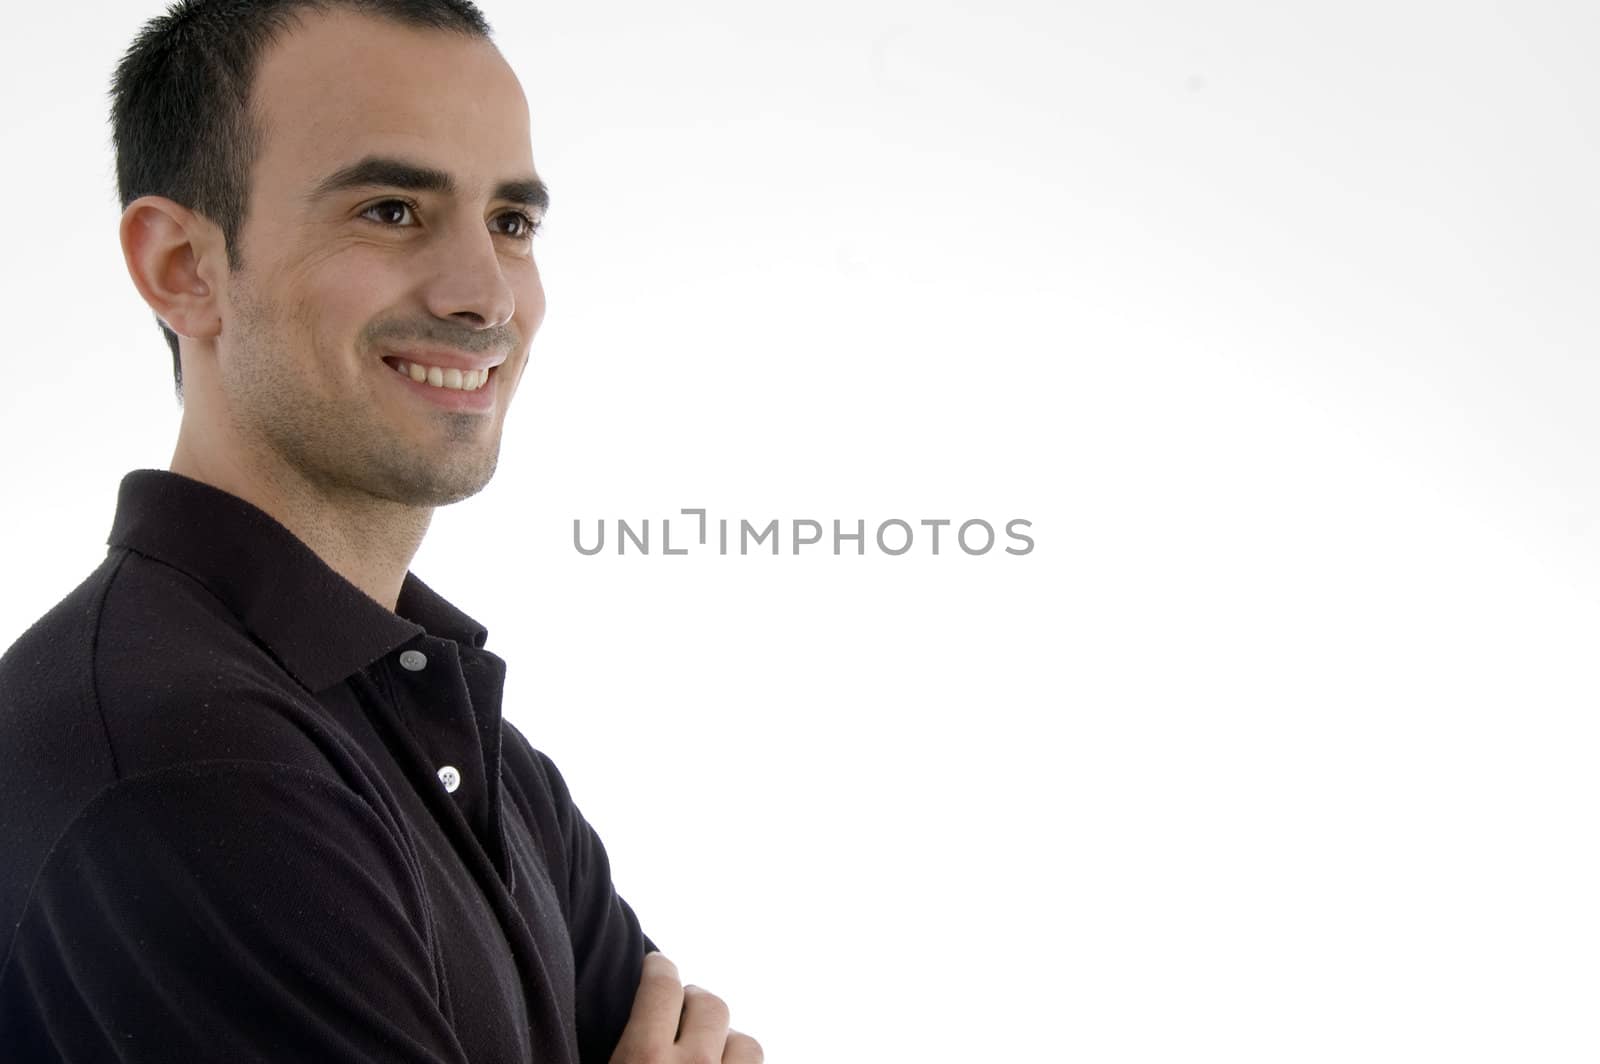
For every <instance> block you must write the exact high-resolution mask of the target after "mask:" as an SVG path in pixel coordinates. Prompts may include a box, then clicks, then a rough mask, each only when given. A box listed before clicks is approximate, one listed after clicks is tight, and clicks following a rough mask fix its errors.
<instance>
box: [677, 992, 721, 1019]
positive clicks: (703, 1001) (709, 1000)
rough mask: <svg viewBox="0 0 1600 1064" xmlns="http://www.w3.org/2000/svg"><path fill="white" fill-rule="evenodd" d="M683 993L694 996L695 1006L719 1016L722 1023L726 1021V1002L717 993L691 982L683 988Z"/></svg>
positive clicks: (686, 995)
mask: <svg viewBox="0 0 1600 1064" xmlns="http://www.w3.org/2000/svg"><path fill="white" fill-rule="evenodd" d="M683 993H684V996H685V997H692V998H694V1002H695V1007H696V1008H698V1009H702V1010H704V1011H706V1012H709V1013H711V1014H712V1015H713V1016H719V1017H721V1018H722V1021H723V1022H724V1023H726V1022H727V1019H728V1003H727V1002H726V1001H723V1000H722V999H721V998H719V997H718V996H717V995H715V994H713V993H712V992H711V991H709V990H707V989H706V988H705V987H703V986H695V985H693V984H692V983H691V984H690V985H689V986H686V987H684V988H683Z"/></svg>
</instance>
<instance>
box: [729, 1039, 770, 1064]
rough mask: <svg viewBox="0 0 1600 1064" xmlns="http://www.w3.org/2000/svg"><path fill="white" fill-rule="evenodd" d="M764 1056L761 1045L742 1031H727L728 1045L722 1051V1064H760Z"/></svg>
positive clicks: (764, 1058)
mask: <svg viewBox="0 0 1600 1064" xmlns="http://www.w3.org/2000/svg"><path fill="white" fill-rule="evenodd" d="M766 1059H767V1058H766V1054H764V1053H763V1052H762V1051H761V1043H760V1042H757V1041H756V1040H755V1039H754V1038H751V1037H750V1036H749V1035H747V1034H745V1033H744V1032H743V1031H729V1032H728V1044H727V1045H726V1046H724V1047H723V1049H722V1064H762V1061H764V1060H766Z"/></svg>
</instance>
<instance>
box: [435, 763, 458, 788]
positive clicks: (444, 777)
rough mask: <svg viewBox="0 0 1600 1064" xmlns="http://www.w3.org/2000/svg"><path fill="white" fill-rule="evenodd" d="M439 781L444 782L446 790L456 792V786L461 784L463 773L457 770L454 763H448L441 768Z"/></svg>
mask: <svg viewBox="0 0 1600 1064" xmlns="http://www.w3.org/2000/svg"><path fill="white" fill-rule="evenodd" d="M439 782H440V783H442V784H444V789H445V790H446V791H448V792H449V793H451V794H454V793H456V788H457V787H459V786H461V773H459V772H457V771H456V767H455V766H454V765H446V766H444V767H443V768H441V769H440V770H439Z"/></svg>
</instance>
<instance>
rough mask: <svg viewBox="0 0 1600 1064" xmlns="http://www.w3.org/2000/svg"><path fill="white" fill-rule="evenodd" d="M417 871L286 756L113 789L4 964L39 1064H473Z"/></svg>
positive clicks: (15, 1037)
mask: <svg viewBox="0 0 1600 1064" xmlns="http://www.w3.org/2000/svg"><path fill="white" fill-rule="evenodd" d="M424 905H425V903H424V901H423V896H422V892H421V890H420V886H419V883H418V875H417V872H416V870H415V866H414V865H413V864H412V863H411V862H410V861H409V860H408V859H407V856H406V852H405V851H404V850H403V849H402V848H401V847H400V846H399V844H398V843H397V842H395V840H394V839H393V837H392V835H391V834H390V833H389V832H388V831H387V830H386V829H385V827H384V825H383V822H382V821H381V820H380V819H379V817H378V816H377V814H376V813H375V812H374V811H373V809H372V808H371V807H370V806H369V805H367V803H366V802H365V801H363V800H362V799H361V798H360V797H359V796H357V795H356V794H354V793H353V792H351V791H349V790H347V789H345V788H343V787H341V786H340V785H338V784H337V783H335V782H333V781H332V780H329V779H325V778H323V777H321V776H318V775H314V774H313V773H311V772H309V771H307V770H305V769H301V768H295V767H291V766H284V765H274V764H268V763H264V762H236V761H211V762H202V763H197V764H186V765H181V766H174V767H171V768H166V769H161V770H159V771H156V772H152V773H149V774H146V775H141V776H135V777H132V778H129V779H126V780H123V781H120V782H118V783H116V784H115V785H113V786H112V787H110V788H108V789H107V790H106V791H103V792H102V793H101V794H100V795H99V796H98V797H96V798H95V800H94V801H93V802H91V803H90V804H89V805H88V806H87V807H85V809H84V810H83V811H82V812H81V813H80V814H79V816H78V817H77V818H76V819H75V820H74V821H73V823H72V825H71V826H70V827H69V828H68V829H67V831H66V832H65V833H64V834H63V835H62V837H61V838H60V839H59V840H58V841H57V843H56V846H55V848H54V849H53V850H52V852H51V854H50V857H49V858H48V860H47V861H46V863H45V865H44V867H43V869H42V870H41V871H40V874H39V877H38V879H37V880H36V881H35V883H34V885H33V889H32V892H31V894H30V897H29V901H28V905H27V908H26V909H25V910H24V913H23V918H22V921H21V923H20V924H19V926H18V928H17V933H16V937H15V940H14V942H13V946H12V950H11V953H10V955H9V956H8V957H7V958H6V961H5V963H4V965H3V967H0V1046H5V1047H6V1048H7V1050H8V1051H9V1053H12V1054H14V1056H11V1057H9V1059H16V1060H29V1061H111V1060H115V1061H141V1062H142V1061H174V1060H192V1061H212V1060H215V1061H222V1060H229V1061H291V1060H296V1061H298V1060H306V1061H312V1060H314V1061H319V1062H329V1064H342V1062H351V1064H354V1062H357V1061H360V1062H370V1061H377V1060H382V1061H404V1062H412V1064H465V1061H466V1056H465V1054H464V1053H463V1051H462V1049H461V1046H460V1043H459V1041H458V1040H457V1038H456V1036H455V1033H454V1031H453V1029H452V1026H451V1024H450V1022H449V1019H448V1017H447V1016H446V1015H444V1014H443V1012H442V1011H441V1006H440V1000H441V998H440V992H439V991H440V987H439V980H438V976H437V968H436V965H435V959H434V958H435V950H434V945H433V943H432V941H431V939H430V937H429V936H430V934H431V932H428V931H427V930H426V929H427V928H428V926H429V924H428V921H427V919H426V909H425V907H424Z"/></svg>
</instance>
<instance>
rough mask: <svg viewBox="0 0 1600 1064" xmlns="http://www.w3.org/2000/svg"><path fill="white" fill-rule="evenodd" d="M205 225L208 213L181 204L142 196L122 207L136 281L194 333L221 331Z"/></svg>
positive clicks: (163, 313)
mask: <svg viewBox="0 0 1600 1064" xmlns="http://www.w3.org/2000/svg"><path fill="white" fill-rule="evenodd" d="M204 226H205V220H204V219H203V218H201V217H200V216H199V215H197V214H195V213H194V212H193V211H191V210H189V209H188V208H186V207H184V206H182V205H181V204H178V203H175V202H173V201H172V200H169V199H167V198H165V197H163V196H141V197H140V198H138V199H136V200H134V201H133V202H132V203H130V204H128V207H127V209H126V210H124V211H123V212H122V222H121V225H120V229H119V236H120V238H121V241H122V258H123V262H124V263H125V264H126V265H127V267H128V276H129V277H130V278H131V279H132V280H133V286H134V287H135V288H137V289H138V290H139V295H140V296H142V297H143V298H144V301H145V302H146V303H148V304H149V305H150V309H151V310H153V311H155V313H156V317H158V318H160V319H161V320H162V321H163V322H165V323H166V324H167V327H168V328H169V329H171V330H172V331H173V332H175V333H177V334H178V335H179V336H187V337H189V338H191V339H204V338H207V337H211V336H216V335H217V334H218V333H219V332H221V331H222V321H221V318H220V316H219V315H218V314H217V309H216V299H215V295H214V293H213V291H212V288H211V286H210V285H209V284H207V283H206V280H205V278H204V276H203V274H204V273H205V272H207V271H206V270H205V268H204V267H205V261H206V256H205V253H204V251H203V250H199V249H203V248H205V247H206V240H205V234H204V232H203V228H204ZM219 247H220V246H219Z"/></svg>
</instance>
